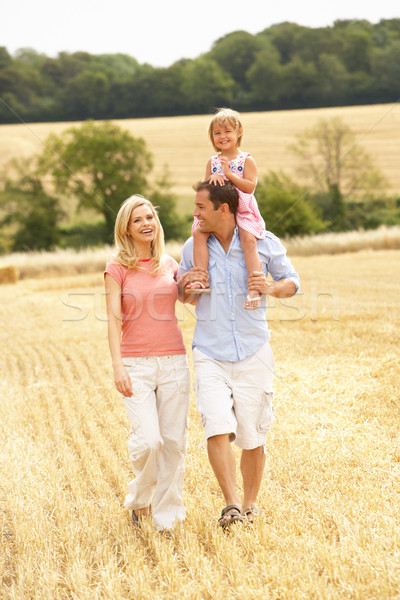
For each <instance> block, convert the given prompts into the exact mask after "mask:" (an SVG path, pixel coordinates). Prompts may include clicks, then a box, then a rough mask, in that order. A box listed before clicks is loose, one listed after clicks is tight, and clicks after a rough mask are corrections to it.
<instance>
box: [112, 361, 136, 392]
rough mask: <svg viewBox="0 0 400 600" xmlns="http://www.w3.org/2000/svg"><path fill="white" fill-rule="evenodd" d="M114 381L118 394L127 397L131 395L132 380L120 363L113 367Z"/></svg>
mask: <svg viewBox="0 0 400 600" xmlns="http://www.w3.org/2000/svg"><path fill="white" fill-rule="evenodd" d="M114 383H115V386H116V388H117V390H118V391H119V393H120V394H122V395H123V396H126V397H127V398H129V397H130V396H132V380H131V378H130V376H129V373H128V371H127V370H126V367H124V365H122V364H121V365H117V366H115V367H114Z"/></svg>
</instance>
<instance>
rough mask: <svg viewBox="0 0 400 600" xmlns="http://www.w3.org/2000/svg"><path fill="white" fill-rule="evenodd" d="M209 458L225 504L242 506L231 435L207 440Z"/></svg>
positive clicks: (216, 436)
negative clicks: (237, 487) (237, 486)
mask: <svg viewBox="0 0 400 600" xmlns="http://www.w3.org/2000/svg"><path fill="white" fill-rule="evenodd" d="M207 450H208V458H209V461H210V464H211V466H212V468H213V471H214V474H215V477H216V478H217V481H218V483H219V487H220V488H221V491H222V493H223V495H224V498H225V504H226V505H229V504H236V505H237V506H239V507H240V506H241V503H240V499H239V496H238V493H237V490H236V461H235V455H234V453H233V450H232V447H231V444H230V442H229V434H222V435H214V436H213V437H210V438H208V440H207Z"/></svg>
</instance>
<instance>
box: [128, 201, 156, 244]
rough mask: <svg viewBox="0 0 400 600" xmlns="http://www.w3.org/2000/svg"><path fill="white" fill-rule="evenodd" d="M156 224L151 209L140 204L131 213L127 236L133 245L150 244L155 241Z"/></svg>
mask: <svg viewBox="0 0 400 600" xmlns="http://www.w3.org/2000/svg"><path fill="white" fill-rule="evenodd" d="M156 233H157V223H156V220H155V218H154V215H153V213H152V211H151V209H150V208H149V207H148V206H146V205H145V204H142V205H141V206H138V207H137V208H135V209H134V210H133V211H132V214H131V219H130V222H129V228H128V234H129V235H130V236H131V238H132V241H133V243H134V244H137V243H138V244H149V245H150V244H151V242H153V241H154V240H155V237H156Z"/></svg>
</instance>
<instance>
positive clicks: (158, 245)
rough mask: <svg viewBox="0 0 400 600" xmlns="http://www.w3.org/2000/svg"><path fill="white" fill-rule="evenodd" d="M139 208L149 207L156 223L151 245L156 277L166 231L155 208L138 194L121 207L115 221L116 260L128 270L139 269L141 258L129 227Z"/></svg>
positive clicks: (153, 270)
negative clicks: (136, 209)
mask: <svg viewBox="0 0 400 600" xmlns="http://www.w3.org/2000/svg"><path fill="white" fill-rule="evenodd" d="M139 206H147V207H148V208H149V210H150V211H151V213H152V215H153V217H154V220H155V222H156V232H155V237H154V240H153V241H152V243H151V256H152V267H153V269H152V272H153V274H154V275H156V274H157V273H158V272H159V270H160V267H161V258H162V255H163V252H164V231H163V228H162V226H161V223H160V219H159V218H158V214H157V211H156V209H155V208H154V206H153V205H152V203H151V202H150V201H149V200H146V198H144V197H143V196H140V195H139V194H136V195H134V196H131V197H130V198H128V199H127V200H125V202H124V203H123V204H122V205H121V208H120V209H119V211H118V214H117V218H116V220H115V227H114V239H115V245H116V248H117V252H116V255H115V259H116V260H117V261H118V262H119V263H120V264H121V265H122V266H123V267H126V268H127V269H139V268H140V267H139V257H138V255H137V253H136V249H135V245H134V243H133V241H132V238H131V237H130V235H129V225H130V222H131V217H132V213H133V211H134V210H135V208H138V207H139Z"/></svg>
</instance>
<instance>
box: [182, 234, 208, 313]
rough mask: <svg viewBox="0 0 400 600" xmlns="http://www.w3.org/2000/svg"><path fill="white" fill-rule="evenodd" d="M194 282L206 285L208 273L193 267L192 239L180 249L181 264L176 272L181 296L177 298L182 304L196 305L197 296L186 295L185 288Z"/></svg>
mask: <svg viewBox="0 0 400 600" xmlns="http://www.w3.org/2000/svg"><path fill="white" fill-rule="evenodd" d="M195 281H201V282H202V283H204V284H205V285H208V273H207V272H206V271H203V269H201V268H200V267H195V266H194V265H193V238H189V240H188V241H187V242H186V243H185V245H184V246H183V248H182V256H181V262H180V264H179V270H178V290H180V293H181V295H182V299H181V297H180V298H179V299H180V300H181V302H183V303H184V304H186V303H190V304H196V302H197V300H198V298H199V297H198V295H196V294H189V293H186V288H187V286H188V285H189V284H192V283H194V282H195Z"/></svg>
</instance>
